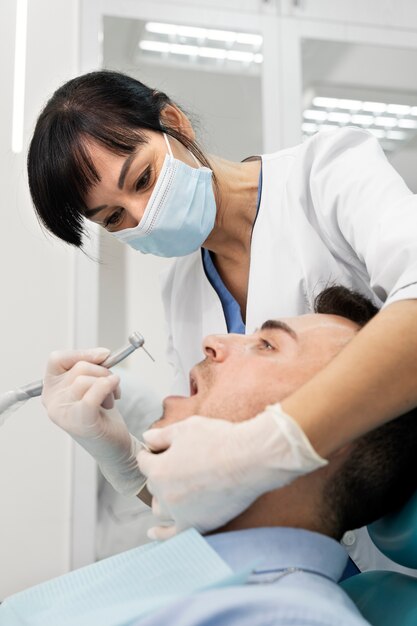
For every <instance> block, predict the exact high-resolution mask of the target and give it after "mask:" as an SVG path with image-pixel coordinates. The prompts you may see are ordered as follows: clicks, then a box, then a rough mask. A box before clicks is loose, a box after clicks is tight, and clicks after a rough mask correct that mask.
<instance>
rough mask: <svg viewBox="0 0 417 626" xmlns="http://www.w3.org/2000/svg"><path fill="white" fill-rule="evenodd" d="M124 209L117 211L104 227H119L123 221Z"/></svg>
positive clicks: (110, 216)
mask: <svg viewBox="0 0 417 626" xmlns="http://www.w3.org/2000/svg"><path fill="white" fill-rule="evenodd" d="M123 213H124V209H122V208H120V209H117V211H114V213H112V214H111V215H109V217H108V218H107V219H106V220H105V222H104V226H105V227H106V228H111V227H114V226H117V225H118V224H120V222H121V221H122V217H123Z"/></svg>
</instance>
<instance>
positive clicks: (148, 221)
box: [112, 133, 216, 257]
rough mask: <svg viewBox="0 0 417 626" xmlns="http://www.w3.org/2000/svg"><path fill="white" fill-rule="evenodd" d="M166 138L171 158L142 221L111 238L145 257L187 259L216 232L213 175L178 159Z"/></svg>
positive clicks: (166, 160) (204, 169)
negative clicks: (142, 253) (143, 254)
mask: <svg viewBox="0 0 417 626" xmlns="http://www.w3.org/2000/svg"><path fill="white" fill-rule="evenodd" d="M164 138H165V141H166V143H167V146H168V152H169V154H167V155H166V157H165V161H164V164H163V166H162V169H161V171H160V173H159V176H158V179H157V181H156V183H155V187H154V189H153V191H152V194H151V197H150V198H149V201H148V203H147V205H146V209H145V212H144V214H143V216H142V219H141V220H140V222H139V224H138V225H137V226H135V227H134V228H126V229H124V230H119V231H117V232H114V233H112V235H114V237H116V238H117V239H119V241H122V242H123V243H127V244H128V245H129V246H131V247H132V248H134V249H135V250H140V251H141V252H144V253H145V254H147V253H150V254H156V255H157V256H164V257H175V256H185V255H186V254H190V253H191V252H194V251H195V250H198V248H200V247H201V245H202V244H203V242H204V241H205V240H206V239H207V237H208V236H209V234H210V233H211V231H212V230H213V226H214V221H215V218H216V201H215V198H214V192H213V185H212V174H213V172H212V171H211V170H210V169H208V168H207V167H199V168H197V169H196V168H194V167H190V166H189V165H186V163H184V162H183V161H180V160H179V159H175V158H174V157H173V155H172V151H171V147H170V145H169V141H168V139H167V136H166V135H165V133H164ZM193 156H194V155H193ZM195 160H196V159H195ZM196 161H197V160H196ZM197 163H198V162H197Z"/></svg>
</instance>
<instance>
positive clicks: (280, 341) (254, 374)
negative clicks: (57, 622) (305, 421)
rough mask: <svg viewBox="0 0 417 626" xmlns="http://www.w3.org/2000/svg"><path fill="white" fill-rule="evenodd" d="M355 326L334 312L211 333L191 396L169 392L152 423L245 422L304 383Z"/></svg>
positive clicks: (195, 370) (192, 375)
mask: <svg viewBox="0 0 417 626" xmlns="http://www.w3.org/2000/svg"><path fill="white" fill-rule="evenodd" d="M357 330H358V326H357V325H356V324H355V323H354V322H351V321H350V320H347V319H345V318H342V317H339V316H335V315H324V314H315V315H303V316H300V317H294V318H286V319H281V320H273V321H269V322H266V323H265V324H264V325H263V326H262V328H261V329H259V330H258V331H257V332H255V333H254V334H253V335H233V334H230V335H211V336H209V337H206V339H205V340H204V342H203V347H204V353H205V355H206V358H205V360H204V361H202V362H201V363H199V364H198V365H196V366H195V367H194V368H193V369H192V370H191V373H190V396H189V397H181V396H169V397H168V398H166V399H165V402H164V414H163V417H162V419H161V420H160V421H159V422H157V423H156V424H155V425H156V426H166V425H168V424H170V423H173V422H177V421H180V420H182V419H185V418H187V417H190V416H191V415H196V414H197V415H204V416H208V417H215V418H220V419H227V420H229V421H243V420H245V419H249V418H251V417H253V416H254V415H255V414H256V413H258V412H259V411H261V410H263V409H264V408H265V406H266V405H267V404H271V403H274V402H279V401H281V400H283V399H284V398H285V397H286V396H288V395H289V394H291V393H292V392H293V391H295V390H296V389H297V388H298V387H300V386H301V385H302V384H303V383H305V382H307V380H309V379H310V378H312V376H314V374H315V373H316V372H318V371H319V370H320V369H322V368H323V367H324V366H325V365H326V364H327V363H328V362H329V361H330V360H331V359H332V358H333V357H334V356H335V355H336V354H337V353H338V352H339V351H340V350H341V348H342V347H343V346H344V345H345V344H346V343H348V342H349V341H350V340H351V339H352V338H353V336H354V335H355V333H356V332H357Z"/></svg>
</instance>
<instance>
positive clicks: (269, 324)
mask: <svg viewBox="0 0 417 626" xmlns="http://www.w3.org/2000/svg"><path fill="white" fill-rule="evenodd" d="M261 330H283V331H284V332H286V333H288V334H289V335H291V337H292V338H293V339H295V340H296V341H297V339H298V335H297V333H296V332H295V330H294V329H293V328H291V326H288V324H286V323H285V322H281V321H280V320H266V322H264V323H263V324H262V326H261Z"/></svg>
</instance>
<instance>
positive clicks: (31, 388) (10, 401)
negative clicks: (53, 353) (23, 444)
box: [0, 331, 155, 426]
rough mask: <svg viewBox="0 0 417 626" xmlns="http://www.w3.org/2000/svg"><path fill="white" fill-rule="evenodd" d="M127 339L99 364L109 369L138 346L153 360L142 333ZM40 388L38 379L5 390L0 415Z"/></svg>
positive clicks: (40, 392) (34, 395) (0, 402)
mask: <svg viewBox="0 0 417 626" xmlns="http://www.w3.org/2000/svg"><path fill="white" fill-rule="evenodd" d="M128 340H129V343H128V344H127V345H125V346H123V347H122V348H120V349H119V350H115V351H114V352H112V353H111V354H109V356H108V357H107V359H105V360H104V361H103V363H100V365H102V366H103V367H107V368H108V369H110V368H111V367H114V366H115V365H117V364H118V363H120V362H121V361H123V359H125V358H126V357H128V356H129V354H132V352H134V351H135V350H137V349H138V348H142V349H143V350H144V351H145V352H146V354H147V355H148V356H149V358H150V359H152V361H155V359H154V358H153V356H152V355H151V354H149V352H148V351H147V350H146V348H144V343H145V339H144V337H143V335H141V334H140V333H138V332H137V331H135V332H133V333H132V334H131V335H129V337H128ZM42 389H43V381H42V380H38V381H36V382H34V383H29V384H28V385H23V386H22V387H19V388H18V389H14V390H12V391H6V393H4V394H2V395H1V396H0V416H1V415H3V414H4V413H5V412H8V411H9V410H13V408H18V406H19V405H21V404H23V403H24V402H26V400H29V398H36V397H37V396H40V395H41V394H42ZM5 419H6V416H4V417H2V418H1V419H0V426H1V424H3V422H4V421H5Z"/></svg>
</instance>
